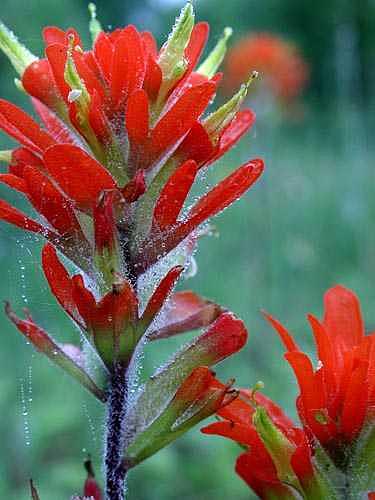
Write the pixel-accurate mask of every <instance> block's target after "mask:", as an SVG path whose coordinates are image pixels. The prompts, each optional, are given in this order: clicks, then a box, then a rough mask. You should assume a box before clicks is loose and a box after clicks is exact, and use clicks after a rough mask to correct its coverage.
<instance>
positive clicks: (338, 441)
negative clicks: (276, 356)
mask: <svg viewBox="0 0 375 500" xmlns="http://www.w3.org/2000/svg"><path fill="white" fill-rule="evenodd" d="M266 317H267V318H268V320H269V321H270V322H271V324H272V325H273V326H274V328H275V329H276V330H277V331H278V333H279V335H280V337H281V339H282V341H283V343H284V345H285V347H286V349H287V353H286V355H285V358H286V359H287V361H288V362H289V363H290V365H291V366H292V368H293V370H294V373H295V375H296V378H297V381H298V384H299V387H300V396H299V398H298V400H297V408H298V413H299V416H300V418H301V421H302V422H303V424H304V426H305V428H306V431H307V432H308V435H309V436H310V437H311V438H315V439H317V440H318V441H319V442H320V443H321V444H322V446H323V447H324V448H325V449H326V450H327V452H328V453H329V454H330V456H331V457H332V458H333V459H334V460H335V461H336V462H338V463H340V461H343V460H345V457H346V455H347V453H349V450H350V448H351V447H352V446H353V445H354V444H355V442H356V438H357V437H358V436H359V434H360V432H361V430H362V429H363V427H364V424H365V421H366V418H372V409H373V407H374V403H375V384H374V380H373V373H374V370H375V354H374V353H375V335H373V334H371V335H368V336H365V331H364V325H363V320H362V316H361V310H360V304H359V301H358V298H357V297H356V295H355V294H354V293H353V292H351V291H350V290H348V289H346V288H344V287H342V286H336V287H334V288H331V289H330V290H328V292H327V293H326V295H325V297H324V318H323V321H322V322H321V321H319V320H318V319H317V318H315V317H314V316H312V315H308V320H309V322H310V325H311V328H312V331H313V334H314V339H315V343H316V347H317V356H318V360H319V362H318V366H317V368H315V369H314V367H313V365H312V362H311V361H310V359H309V357H308V356H307V355H306V354H305V353H303V352H301V350H300V349H299V347H298V345H297V344H296V343H295V341H294V340H293V339H292V337H291V336H290V334H289V333H288V332H287V330H286V329H285V328H284V327H283V326H282V325H281V324H280V323H279V322H278V321H276V320H274V319H273V318H272V317H271V316H268V315H266Z"/></svg>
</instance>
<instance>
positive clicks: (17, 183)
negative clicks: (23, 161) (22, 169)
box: [0, 174, 27, 194]
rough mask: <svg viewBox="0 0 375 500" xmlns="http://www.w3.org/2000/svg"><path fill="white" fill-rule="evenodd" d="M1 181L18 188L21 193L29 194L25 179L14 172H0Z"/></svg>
mask: <svg viewBox="0 0 375 500" xmlns="http://www.w3.org/2000/svg"><path fill="white" fill-rule="evenodd" d="M0 182H3V183H4V184H6V185H7V186H9V187H11V188H13V189H16V190H17V191H19V192H20V193H23V194H27V186H26V183H25V181H24V180H23V179H21V178H20V177H18V176H17V175H13V174H0Z"/></svg>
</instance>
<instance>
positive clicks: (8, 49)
mask: <svg viewBox="0 0 375 500" xmlns="http://www.w3.org/2000/svg"><path fill="white" fill-rule="evenodd" d="M0 50H2V51H3V52H4V54H5V55H6V56H7V58H8V59H9V60H10V62H11V64H12V66H13V67H14V69H15V70H16V71H17V73H18V74H19V75H20V76H22V75H23V72H24V71H25V69H26V68H27V67H28V66H29V65H30V64H31V63H33V62H34V61H36V60H37V59H38V58H37V57H36V56H34V54H32V53H31V52H30V51H29V50H28V49H27V48H26V47H25V46H24V45H22V43H20V42H19V41H18V38H17V37H16V35H15V34H14V33H13V32H12V31H10V29H8V28H7V27H6V26H5V24H4V23H2V22H1V21H0Z"/></svg>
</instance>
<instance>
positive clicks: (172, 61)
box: [152, 2, 195, 121]
mask: <svg viewBox="0 0 375 500" xmlns="http://www.w3.org/2000/svg"><path fill="white" fill-rule="evenodd" d="M194 17H195V16H194V9H193V5H192V4H191V2H188V3H187V4H186V5H185V6H184V7H183V8H182V10H181V12H180V15H179V16H178V18H177V19H176V22H175V25H174V26H173V29H172V31H171V33H170V34H169V36H168V40H167V41H166V42H165V44H164V45H163V47H162V48H161V50H160V55H159V59H158V64H159V67H160V69H161V71H162V83H161V86H160V89H159V95H158V98H157V101H156V103H155V105H154V107H153V110H152V117H153V121H155V120H156V118H157V117H158V115H159V113H160V111H161V109H162V108H163V106H164V102H165V99H166V97H167V95H168V92H169V90H170V89H171V88H172V87H173V86H174V85H175V84H176V83H177V82H178V80H180V79H181V77H182V76H183V74H184V73H185V71H186V69H187V61H186V60H185V58H184V53H185V49H186V47H187V45H188V43H189V40H190V36H191V32H192V30H193V27H194Z"/></svg>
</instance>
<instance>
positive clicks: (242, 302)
mask: <svg viewBox="0 0 375 500" xmlns="http://www.w3.org/2000/svg"><path fill="white" fill-rule="evenodd" d="M169 3H170V2H169ZM175 3H176V5H174V6H171V5H168V4H167V3H165V2H162V0H159V1H158V2H155V1H151V0H149V2H147V1H146V0H142V2H139V1H138V2H137V1H136V0H127V1H126V2H125V1H123V0H111V1H108V0H106V1H104V0H101V1H100V2H99V1H98V2H97V6H98V13H99V17H100V19H101V20H102V22H103V24H104V25H105V26H107V25H113V26H116V25H121V24H126V23H128V22H134V23H137V24H138V25H139V26H140V27H141V28H143V29H146V28H147V29H152V30H154V31H155V32H156V33H157V34H158V35H159V37H160V39H161V40H162V39H163V37H165V35H166V34H167V32H168V29H169V26H170V25H171V23H172V22H173V19H174V16H175V13H176V9H177V8H179V6H180V5H181V3H179V2H175ZM196 8H197V11H198V15H199V18H201V19H206V20H208V21H210V23H211V24H212V39H211V44H212V43H213V42H214V41H215V39H216V38H217V36H218V35H219V33H221V31H222V29H223V27H224V26H225V25H228V24H229V25H232V26H233V27H234V28H235V29H236V36H240V35H241V34H242V33H244V32H246V31H249V30H261V31H264V30H267V31H269V30H271V31H273V32H275V33H279V34H282V35H284V36H285V37H287V38H288V39H290V40H292V41H294V42H295V43H296V44H298V45H299V46H300V48H301V50H302V52H303V54H304V55H305V57H306V59H307V60H308V62H309V64H310V66H311V70H312V80H311V85H310V87H309V89H308V90H307V92H306V94H305V96H304V99H303V100H302V101H301V104H300V111H299V113H298V119H294V120H290V119H287V118H288V117H287V116H286V115H285V114H282V113H281V112H280V110H276V109H273V110H268V111H267V112H264V111H263V108H262V106H261V105H260V104H258V103H257V102H256V101H254V102H253V101H252V98H251V93H250V99H249V103H250V105H253V106H254V107H255V108H256V111H257V113H258V122H257V125H256V127H255V128H254V129H253V131H252V132H251V133H250V134H249V135H248V136H247V137H246V138H245V139H243V141H242V143H241V145H240V146H239V147H238V148H237V149H236V150H235V151H233V152H232V153H230V154H228V155H227V156H226V157H225V159H224V160H223V161H221V163H220V164H218V165H216V166H215V167H214V168H213V169H211V171H210V172H209V173H208V175H207V177H206V181H207V183H210V182H211V181H212V180H213V179H217V178H221V177H223V176H224V175H225V174H226V173H227V172H228V171H229V169H230V168H231V167H233V166H235V165H237V164H240V163H241V162H243V161H245V160H246V159H247V158H249V157H250V156H252V157H254V156H262V157H264V158H265V160H266V165H267V167H268V168H267V172H266V174H265V175H264V177H263V179H262V180H261V181H260V182H259V183H258V185H257V186H255V188H254V189H252V190H251V192H250V193H249V195H248V196H246V197H245V198H244V199H242V200H241V201H240V202H239V203H237V204H236V205H235V206H234V207H232V208H231V209H230V210H228V211H226V212H225V213H223V214H222V215H221V216H220V217H218V218H217V219H216V221H215V225H216V229H217V232H218V234H219V236H218V237H215V236H211V237H207V238H206V239H204V240H202V242H201V244H200V249H199V252H198V254H197V262H198V268H199V271H198V274H197V275H196V276H195V277H193V278H191V279H189V280H187V281H186V282H185V283H184V287H185V288H192V289H194V290H197V291H199V292H200V293H202V294H203V295H205V296H207V297H209V298H211V299H213V300H215V301H217V302H219V303H222V304H224V305H226V306H227V307H228V308H230V309H232V310H233V311H234V312H235V313H236V314H237V315H239V316H240V317H241V318H243V319H244V320H245V322H246V324H247V326H248V328H249V331H250V340H249V343H248V345H247V347H246V348H245V349H244V350H243V351H242V352H241V353H240V354H239V355H237V356H235V357H233V358H232V359H230V360H229V361H228V362H226V363H225V365H223V366H222V367H219V368H218V374H219V375H220V377H221V378H222V379H225V378H229V377H231V376H233V375H235V376H236V378H237V382H238V384H239V385H242V386H249V385H253V384H254V383H255V382H256V381H257V380H259V379H261V380H263V381H264V383H265V385H266V392H267V394H268V395H270V396H271V397H273V398H274V399H275V400H276V401H278V402H279V403H281V404H282V405H284V406H285V407H287V408H288V410H289V412H290V414H291V415H292V416H294V415H295V413H294V408H293V401H294V397H295V395H296V387H295V384H294V381H293V377H292V375H291V373H290V371H289V369H288V367H287V366H286V363H285V362H284V360H283V359H282V349H281V346H280V344H279V341H278V340H277V339H276V337H275V335H274V333H273V332H271V330H270V328H269V327H268V326H267V325H266V324H265V323H264V321H263V320H262V318H261V315H260V309H261V308H266V309H267V310H268V311H270V312H272V313H273V314H274V315H276V316H277V317H279V318H280V319H282V320H284V321H285V322H286V323H287V324H288V326H289V327H290V328H291V329H292V330H293V331H294V332H295V333H296V336H297V338H298V339H299V341H300V342H301V344H302V345H304V346H306V348H307V349H309V350H311V346H312V344H311V334H310V332H309V330H308V327H307V323H306V320H305V313H307V312H309V311H310V312H314V313H317V314H321V302H322V294H323V292H324V291H325V290H326V289H327V288H328V287H329V286H331V285H333V284H335V283H337V282H340V283H342V284H345V285H347V286H349V287H352V288H353V289H354V290H355V291H356V292H357V293H358V294H359V296H360V298H361V299H362V304H363V308H364V312H365V317H366V320H367V326H368V329H369V330H371V329H374V328H373V327H374V325H375V309H374V307H373V306H374V304H375V291H374V287H373V277H374V257H375V256H374V252H375V235H374V232H373V231H371V227H372V226H371V224H372V221H373V219H374V217H375V197H374V196H373V192H374V191H373V190H374V187H373V180H374V174H373V163H374V156H375V151H374V147H375V146H374V145H373V141H372V140H371V139H372V137H373V130H374V121H375V114H374V113H372V107H373V102H374V91H375V85H374V79H375V74H374V67H375V65H374V60H375V54H374V50H375V43H374V40H373V39H374V37H375V4H374V2H373V1H371V0H367V1H366V0H358V1H357V2H351V1H350V0H324V1H322V0H316V1H315V2H309V1H308V0H303V1H301V0H299V1H297V0H283V1H281V0H268V1H267V2H264V1H261V0H251V1H250V0H232V1H231V2H222V1H221V0H199V1H197V2H196ZM1 15H2V17H3V20H4V21H5V22H6V23H7V24H8V25H9V26H11V27H12V28H13V29H14V31H15V32H16V33H18V34H20V36H21V39H22V40H23V41H24V42H25V43H26V44H27V45H28V46H29V47H30V48H31V49H32V50H33V51H34V52H35V53H40V51H41V41H40V35H39V33H40V29H41V28H42V26H44V25H48V24H57V25H59V26H61V27H63V28H66V27H68V26H70V25H74V26H75V27H77V28H78V29H79V30H80V31H81V32H82V34H83V33H86V34H87V11H86V1H81V0H65V1H64V2H63V3H62V2H57V1H55V0H32V1H27V0H12V1H11V0H3V2H2V14H1ZM87 39H88V37H87V36H86V40H87ZM14 76H15V75H14V74H13V72H12V71H11V69H10V67H9V64H8V62H7V61H6V60H5V58H3V57H0V95H1V97H5V98H7V99H10V100H12V101H16V102H18V103H19V104H22V105H23V106H25V105H27V103H26V101H25V99H24V97H22V96H21V95H20V94H19V93H18V91H17V90H16V89H15V87H14V86H13V84H12V79H13V77H14ZM10 146H11V143H10V142H9V141H8V140H7V139H6V138H5V136H4V135H1V136H0V147H1V148H6V147H10ZM1 196H2V197H4V198H5V199H7V200H9V201H14V200H13V199H12V196H11V195H10V194H9V192H8V191H7V189H6V188H3V187H2V188H1ZM17 203H18V206H19V205H20V204H21V205H22V201H21V200H17ZM40 247H41V244H40V242H39V241H37V240H36V239H35V238H34V237H31V238H25V237H24V236H22V235H21V232H20V231H17V230H16V229H13V228H10V227H9V226H6V225H5V224H1V227H0V266H1V270H2V276H1V282H0V297H2V298H4V299H5V298H7V299H10V300H11V301H12V303H13V304H14V305H15V307H17V308H18V310H19V309H20V308H21V307H23V306H27V307H29V308H30V310H31V311H32V312H33V314H34V316H35V318H36V319H37V320H39V321H40V322H41V324H43V325H44V326H45V327H46V329H48V330H49V331H50V332H51V333H52V334H53V335H55V336H56V337H57V338H59V339H61V340H62V339H64V340H68V339H70V340H71V341H74V340H75V339H76V335H77V333H76V332H74V331H72V330H71V326H70V322H69V321H68V320H67V319H66V318H65V317H64V316H63V314H62V313H60V312H59V308H58V307H57V305H56V303H55V302H54V299H53V298H52V296H51V294H50V292H49V290H48V289H47V287H46V285H45V282H44V278H43V277H42V273H41V269H40V265H39V254H40ZM1 327H2V331H1V336H2V348H1V351H0V408H1V420H0V433H1V436H2V445H1V448H0V493H1V497H2V498H7V500H16V499H17V500H19V499H23V498H25V499H26V498H28V495H27V491H26V480H27V478H28V477H30V476H32V477H33V478H34V479H35V481H36V483H37V484H38V486H39V488H40V493H41V497H42V500H43V499H44V500H49V499H51V498H53V499H56V500H60V499H61V500H65V499H67V498H69V495H70V494H71V493H72V492H74V491H76V492H79V489H80V487H81V484H82V482H83V476H84V473H83V469H82V467H81V463H82V460H83V458H84V457H85V456H86V454H87V453H88V452H90V453H91V454H92V456H93V458H94V461H95V463H96V465H97V469H100V450H101V447H102V442H101V434H102V410H101V408H100V407H99V405H98V404H96V403H95V402H94V401H92V400H91V398H90V396H88V395H86V394H83V392H82V390H81V388H79V387H77V386H76V385H75V384H74V382H72V381H71V380H70V379H68V378H67V377H65V376H64V375H63V374H62V373H60V372H59V371H58V370H55V369H53V368H52V367H51V365H50V364H49V362H48V361H47V360H46V359H44V358H43V359H42V358H41V357H39V356H38V355H36V354H33V352H32V350H31V348H30V346H28V345H25V343H24V341H23V339H21V338H20V336H19V335H18V334H17V332H16V331H15V329H14V328H13V327H12V326H11V325H10V324H9V323H8V322H7V321H6V320H5V318H4V316H2V319H1ZM180 341H181V339H177V340H170V341H166V342H165V343H162V344H159V345H158V346H150V348H149V350H147V352H146V355H145V359H144V363H145V367H146V371H147V370H148V372H149V371H151V369H152V368H153V367H154V366H155V365H157V364H158V363H159V362H162V361H163V360H165V359H166V357H167V356H168V353H169V352H172V350H173V349H174V348H175V347H176V345H178V343H179V342H180ZM237 454H238V448H237V447H236V446H235V445H231V444H230V443H229V442H228V441H224V440H221V439H220V438H213V437H207V436H201V435H200V434H199V430H198V429H195V430H194V431H192V432H190V433H189V434H188V435H187V436H185V437H184V438H183V439H181V440H179V441H178V442H177V443H176V444H174V445H172V446H171V447H169V448H167V449H166V450H164V451H162V452H160V453H159V454H157V455H156V456H155V457H154V458H152V459H151V460H149V461H148V462H146V463H145V464H144V465H142V466H140V467H139V468H138V469H137V470H136V471H134V472H133V474H132V475H131V478H130V481H131V488H130V495H129V499H132V500H135V499H137V500H155V499H163V500H175V499H177V498H178V499H180V500H190V499H191V500H193V499H194V500H210V499H215V500H224V499H227V498H236V499H238V500H244V499H247V498H249V497H251V495H250V493H249V490H248V489H247V487H246V485H244V484H242V482H241V481H240V480H239V479H238V478H237V477H236V476H235V474H234V472H233V464H234V461H235V457H236V455H237ZM98 472H99V470H98Z"/></svg>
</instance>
